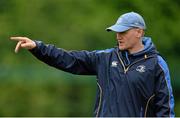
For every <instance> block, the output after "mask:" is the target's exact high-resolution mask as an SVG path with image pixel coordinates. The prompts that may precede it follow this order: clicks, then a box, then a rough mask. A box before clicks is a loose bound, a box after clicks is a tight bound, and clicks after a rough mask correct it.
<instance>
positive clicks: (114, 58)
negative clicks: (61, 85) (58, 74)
mask: <svg viewBox="0 0 180 118" xmlns="http://www.w3.org/2000/svg"><path fill="white" fill-rule="evenodd" d="M145 29H146V25H145V22H144V19H143V18H142V16H140V15H139V14H138V13H135V12H129V13H125V14H123V15H121V16H120V17H119V19H118V20H117V22H116V24H115V25H113V26H111V27H109V28H107V31H114V32H116V34H117V42H118V46H117V47H115V48H111V49H106V50H99V51H98V50H96V51H92V52H89V51H66V50H63V49H60V48H56V47H55V46H53V45H45V44H43V43H42V42H40V41H33V40H31V39H29V38H26V37H11V39H12V40H16V41H18V43H17V46H16V48H15V52H18V50H19V49H20V48H26V49H28V50H29V51H30V52H31V53H32V54H33V55H34V56H36V57H37V58H38V59H39V60H41V61H43V62H45V63H46V64H48V65H50V66H53V67H56V68H58V69H60V70H63V71H66V72H70V73H73V74H81V75H96V76H97V86H98V88H99V89H98V92H97V98H96V104H95V109H94V115H95V116H97V117H103V116H110V117H112V116H128V117H130V116H133V117H136V116H137V117H146V116H159V117H162V116H165V117H174V97H173V93H172V88H171V82H170V75H169V70H168V66H167V64H166V62H165V61H164V60H163V58H162V57H161V56H160V55H159V53H158V52H157V51H156V49H155V46H154V44H153V43H152V41H151V38H150V37H144V30H145Z"/></svg>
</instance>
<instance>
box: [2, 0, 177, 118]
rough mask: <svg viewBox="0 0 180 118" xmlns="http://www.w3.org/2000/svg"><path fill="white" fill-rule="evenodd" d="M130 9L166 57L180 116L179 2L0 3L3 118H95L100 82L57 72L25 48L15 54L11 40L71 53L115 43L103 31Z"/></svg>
mask: <svg viewBox="0 0 180 118" xmlns="http://www.w3.org/2000/svg"><path fill="white" fill-rule="evenodd" d="M129 11H135V12H138V13H140V14H141V15H142V16H143V17H144V19H145V21H146V24H147V27H148V29H147V31H146V36H150V37H152V39H153V42H154V43H155V44H156V47H157V48H158V50H159V52H160V53H161V54H162V55H163V56H164V57H165V58H166V60H167V62H168V65H169V68H170V71H171V79H172V80H171V82H172V85H173V91H174V96H175V102H176V104H175V112H176V116H180V100H179V97H180V96H179V95H178V93H179V91H180V80H179V77H180V73H179V70H180V63H179V59H180V56H179V52H180V48H179V45H180V39H179V38H180V34H179V27H180V15H179V11H180V1H179V0H156V1H144V0H128V1H127V0H113V1H112V0H0V28H1V30H0V47H1V49H0V54H1V56H0V57H1V58H0V116H92V113H93V107H94V101H95V94H96V81H95V77H92V76H77V75H72V74H69V73H65V72H62V71H59V70H56V69H54V68H52V67H49V66H47V65H45V64H44V63H42V62H40V61H38V60H37V59H36V58H35V57H33V56H32V55H31V54H30V53H29V52H27V51H26V50H21V51H20V53H18V54H15V53H14V51H13V49H14V47H15V45H16V43H15V42H12V41H10V40H9V37H11V36H26V37H29V38H31V39H34V40H41V41H43V42H45V43H50V44H55V45H56V46H57V47H61V48H64V49H67V50H95V49H105V48H110V47H112V46H114V45H116V40H115V34H114V33H107V32H106V31H105V28H107V27H108V26H110V25H112V24H114V23H115V22H116V20H117V18H118V17H119V16H120V15H121V14H123V13H125V12H129Z"/></svg>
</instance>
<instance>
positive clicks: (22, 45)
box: [21, 43, 33, 49]
mask: <svg viewBox="0 0 180 118" xmlns="http://www.w3.org/2000/svg"><path fill="white" fill-rule="evenodd" d="M21 47H22V48H26V49H32V48H33V44H32V43H22V44H21Z"/></svg>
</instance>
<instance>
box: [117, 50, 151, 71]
mask: <svg viewBox="0 0 180 118" xmlns="http://www.w3.org/2000/svg"><path fill="white" fill-rule="evenodd" d="M117 55H118V58H119V60H120V62H121V64H122V66H123V69H124V73H125V74H126V73H127V71H128V70H129V68H130V67H131V66H132V65H134V64H136V63H137V62H139V61H142V60H144V59H149V58H152V57H154V56H149V57H147V55H144V58H142V59H139V60H137V61H135V62H134V63H132V64H130V65H129V66H128V67H127V68H126V67H125V65H124V63H123V61H122V59H121V57H120V56H119V53H117Z"/></svg>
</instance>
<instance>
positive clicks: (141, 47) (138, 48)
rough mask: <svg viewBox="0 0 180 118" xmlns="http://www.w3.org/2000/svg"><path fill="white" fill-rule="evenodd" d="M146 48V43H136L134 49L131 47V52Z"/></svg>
mask: <svg viewBox="0 0 180 118" xmlns="http://www.w3.org/2000/svg"><path fill="white" fill-rule="evenodd" d="M143 49H144V45H143V44H142V43H140V44H138V45H136V46H135V47H133V48H132V49H129V50H128V51H129V53H130V54H134V53H137V52H140V51H142V50H143Z"/></svg>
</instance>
